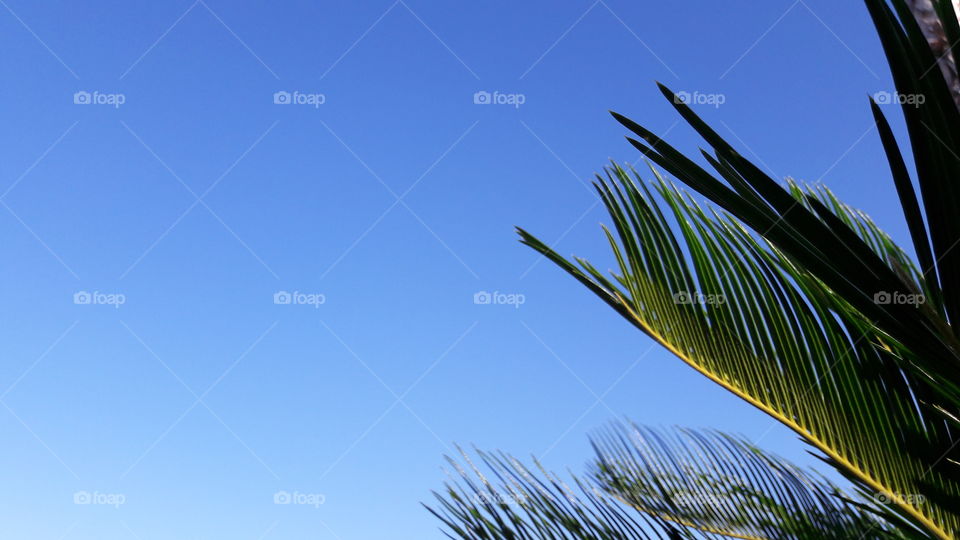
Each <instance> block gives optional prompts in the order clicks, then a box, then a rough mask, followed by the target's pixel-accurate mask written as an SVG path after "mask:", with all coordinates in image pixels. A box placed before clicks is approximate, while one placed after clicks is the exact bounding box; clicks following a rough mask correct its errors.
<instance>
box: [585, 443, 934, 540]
mask: <svg viewBox="0 0 960 540" xmlns="http://www.w3.org/2000/svg"><path fill="white" fill-rule="evenodd" d="M594 448H595V450H596V453H597V456H598V458H597V462H596V464H595V465H594V467H593V473H592V474H593V477H594V478H595V479H596V481H597V483H599V484H600V485H601V486H603V489H604V491H605V492H607V493H609V494H610V495H612V496H614V497H615V498H617V499H618V500H621V501H624V502H626V503H627V504H629V505H631V506H633V507H634V508H637V509H640V510H642V511H644V512H647V513H650V514H652V515H656V516H658V517H661V518H663V519H665V520H668V521H671V522H676V523H683V524H686V525H687V526H689V527H693V528H696V529H699V530H702V531H711V532H717V533H719V534H723V535H724V536H730V537H736V538H777V539H788V538H797V539H803V538H821V539H835V540H845V539H849V538H857V537H861V536H862V537H863V538H894V537H908V536H909V537H919V536H920V533H919V532H918V531H916V530H913V529H912V528H911V527H909V526H908V525H906V524H904V523H903V522H900V523H899V525H900V531H901V532H902V536H901V534H900V532H897V531H896V529H894V528H893V527H891V526H890V525H889V524H884V523H882V522H880V521H878V519H877V514H876V513H875V511H874V510H871V509H870V508H869V507H867V506H865V505H858V504H856V503H853V502H851V501H850V497H849V496H848V495H845V494H843V493H842V492H841V490H840V489H839V488H837V487H836V486H834V485H833V484H832V483H830V482H829V481H827V480H826V479H824V478H822V477H820V476H816V475H814V474H813V473H811V472H808V471H805V470H803V469H800V468H799V467H796V466H795V465H793V464H791V463H789V462H788V461H785V460H783V459H781V458H779V457H777V456H775V455H772V454H769V453H765V452H763V451H762V450H760V449H759V448H757V447H756V446H754V445H752V444H751V443H749V442H748V441H746V440H745V439H743V438H740V437H734V436H732V435H727V434H724V433H720V432H715V431H707V432H699V431H694V430H690V429H676V430H673V431H672V432H667V433H664V432H660V431H655V430H652V429H649V428H643V427H639V426H635V425H633V426H630V427H626V426H623V425H616V426H614V427H612V428H610V429H608V430H605V431H604V432H602V433H601V434H600V435H599V436H598V437H595V438H594Z"/></svg>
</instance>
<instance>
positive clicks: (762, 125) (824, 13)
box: [0, 0, 906, 540]
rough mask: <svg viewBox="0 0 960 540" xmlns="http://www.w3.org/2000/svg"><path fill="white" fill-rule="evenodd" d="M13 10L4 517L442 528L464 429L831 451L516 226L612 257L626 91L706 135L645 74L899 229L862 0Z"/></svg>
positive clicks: (575, 461)
mask: <svg viewBox="0 0 960 540" xmlns="http://www.w3.org/2000/svg"><path fill="white" fill-rule="evenodd" d="M0 5H2V7H0V46H2V49H3V51H4V54H3V55H0V74H2V79H3V81H4V84H3V85H2V86H0V103H2V105H0V107H2V111H3V122H2V124H0V149H2V156H3V159H2V160H0V244H2V246H3V249H2V256H0V302H2V304H3V306H4V307H3V309H2V310H0V318H2V324H0V358H2V361H0V405H2V407H0V429H2V433H3V441H4V444H3V445H0V483H2V484H3V485H4V486H5V487H4V488H3V489H0V538H11V539H13V538H16V539H19V538H33V539H51V540H53V539H64V540H74V539H99V540H107V539H143V540H150V539H171V538H177V539H214V538H216V539H219V538H223V539H251V540H256V539H280V538H290V539H293V538H319V539H332V540H336V539H342V540H352V539H379V538H390V539H418V540H419V539H428V538H440V537H441V535H440V533H439V531H438V528H437V522H435V520H434V519H433V518H432V517H431V516H429V515H428V514H427V513H426V512H425V511H424V510H423V509H422V508H421V507H420V502H421V501H426V500H428V499H429V497H430V495H429V492H430V490H431V489H438V488H440V486H441V483H442V481H443V480H444V474H443V471H442V464H443V461H442V455H443V454H444V453H450V452H451V447H452V445H453V444H454V443H459V444H463V445H467V446H469V445H471V444H473V445H477V446H478V447H480V448H485V449H503V450H507V451H510V452H513V453H515V454H517V455H520V456H528V455H530V454H536V455H538V456H541V457H543V460H544V462H545V463H546V464H547V465H549V466H550V467H552V468H555V469H558V470H564V469H565V468H566V467H570V468H572V469H573V470H574V471H579V470H581V469H582V466H583V465H584V463H585V462H586V460H587V459H588V457H589V455H590V450H589V446H588V444H587V439H586V437H587V434H588V433H589V432H590V431H591V430H593V429H596V428H598V427H601V426H603V425H604V423H605V422H608V421H609V420H611V419H614V418H617V417H620V416H628V417H630V418H632V419H634V420H636V421H638V422H642V423H647V424H651V425H655V426H669V425H674V424H679V425H685V426H691V427H706V426H709V427H714V428H719V429H723V430H727V431H731V432H738V433H742V434H745V435H747V436H748V437H750V438H752V439H754V440H758V441H759V443H760V444H761V445H762V446H764V447H766V448H768V449H771V450H773V451H776V452H779V453H781V454H783V455H785V456H787V457H790V458H793V459H795V460H797V461H799V462H800V463H804V464H813V463H814V460H813V459H812V458H810V457H809V456H807V455H806V448H805V447H804V445H803V444H802V443H800V442H798V441H797V440H796V439H795V438H794V437H793V436H792V435H791V434H789V433H787V432H786V431H785V430H783V429H781V428H779V427H777V426H774V425H773V421H772V420H771V419H769V418H767V417H765V416H763V415H761V414H760V413H758V412H756V411H754V410H752V409H750V408H749V407H748V406H746V405H745V404H742V403H740V402H738V401H737V400H736V399H735V398H734V397H733V396H731V395H728V394H726V393H724V392H723V391H721V390H720V389H718V388H716V387H714V386H713V385H712V384H710V383H709V382H708V381H706V380H705V379H703V378H702V377H700V376H699V375H697V374H695V373H694V372H692V371H691V370H689V369H688V368H686V367H684V366H683V365H682V364H681V363H680V362H679V361H678V360H676V359H675V358H673V357H671V356H670V355H669V354H667V353H666V352H665V351H663V350H661V349H659V348H657V347H655V346H654V345H653V342H652V341H651V340H650V339H647V338H646V337H644V336H643V335H642V334H640V333H639V332H638V331H636V330H635V329H633V328H632V327H631V326H630V325H629V324H627V323H626V322H625V321H623V320H621V319H620V318H619V317H618V316H617V315H616V314H615V313H614V312H613V311H612V310H610V309H609V308H607V307H606V306H605V305H603V304H602V302H600V301H599V300H597V299H596V298H595V297H593V296H592V295H591V294H590V293H589V292H588V291H587V290H585V289H584V288H583V287H582V286H580V285H579V284H577V283H576V282H575V281H574V280H573V279H571V278H569V277H567V276H566V275H564V274H562V273H561V272H560V271H559V270H558V269H556V268H554V267H553V266H551V265H550V264H548V263H546V262H538V257H537V256H536V255H535V254H534V253H533V252H532V251H531V250H530V249H528V248H526V247H524V246H522V245H520V244H519V243H517V241H516V237H515V235H514V233H513V230H512V228H513V226H515V225H521V226H523V227H525V228H527V229H528V230H530V231H532V232H534V233H536V234H538V235H540V236H541V237H542V238H543V239H544V240H546V241H548V242H550V243H552V244H554V245H556V246H558V250H559V251H560V252H561V253H565V254H573V253H576V254H578V255H585V256H588V257H590V258H591V259H592V260H593V261H594V262H595V263H596V264H597V266H599V267H609V266H611V263H612V261H611V257H610V256H609V254H608V250H607V248H606V245H605V240H604V239H603V236H602V234H601V231H600V229H599V226H598V223H600V222H603V221H605V220H606V216H605V214H604V213H603V211H602V209H601V208H600V207H599V206H598V205H597V203H596V198H595V197H594V195H593V193H592V191H590V190H588V189H586V188H585V183H586V182H588V181H589V180H590V178H591V177H592V174H593V172H594V171H597V170H599V169H600V168H601V167H603V166H604V165H605V164H606V163H607V161H608V160H609V159H611V158H612V159H615V160H617V161H621V162H626V163H630V162H634V161H636V160H637V158H638V154H637V153H636V152H635V151H634V150H633V149H632V148H631V147H630V146H629V145H628V144H627V143H626V142H625V141H624V139H623V138H622V135H623V134H624V131H625V130H624V129H622V128H621V127H620V126H619V125H618V124H617V123H616V122H615V121H614V120H613V119H612V118H610V116H609V115H608V114H607V112H606V111H607V110H608V109H614V110H617V111H619V112H622V113H624V114H627V115H628V116H631V117H632V118H634V119H636V120H638V121H641V122H642V123H644V124H645V125H647V126H649V127H651V128H652V129H654V130H655V131H658V132H660V133H666V132H669V135H668V138H669V139H670V140H671V141H673V142H674V143H675V144H676V146H678V147H679V148H682V149H684V150H687V151H689V152H691V153H695V152H696V150H697V148H698V146H699V145H700V144H702V143H701V142H700V141H698V140H697V139H696V138H695V136H694V135H693V134H692V132H691V130H689V129H688V128H687V127H686V126H685V125H681V124H680V123H678V117H677V115H676V114H675V113H674V111H673V110H672V108H671V107H670V106H669V105H668V104H667V103H666V102H665V101H664V100H663V98H662V97H661V96H660V95H659V93H658V92H657V90H656V87H655V85H654V81H655V80H660V81H663V82H664V83H666V84H668V85H669V86H671V87H672V88H674V89H675V90H678V91H686V92H689V93H690V94H691V95H701V96H707V98H710V97H711V96H712V98H713V99H712V100H711V99H706V98H705V99H704V101H705V102H704V103H702V104H700V105H697V110H698V111H700V112H701V113H702V114H703V115H704V116H705V117H706V118H707V119H708V120H709V121H711V122H713V123H714V125H715V126H716V127H717V129H718V131H720V132H721V133H723V134H726V135H727V136H729V137H730V140H731V142H733V143H735V144H736V145H737V146H738V147H739V148H740V149H741V150H742V151H743V152H744V153H745V154H747V155H751V156H755V157H756V158H757V159H758V162H759V163H761V164H762V165H763V166H764V167H766V168H767V169H768V170H770V171H772V174H775V175H776V176H777V177H781V178H782V177H785V176H787V175H790V176H793V177H796V178H798V179H804V180H809V181H816V180H822V181H824V182H825V183H827V184H828V185H829V186H831V187H832V188H833V189H835V190H836V191H837V192H838V193H839V194H840V195H841V196H842V197H843V198H844V199H845V200H847V201H848V202H850V203H851V204H854V205H856V206H858V207H860V208H863V209H864V210H866V211H867V212H868V213H870V214H871V215H872V216H873V217H874V218H875V219H876V220H877V221H878V222H879V223H881V224H882V226H884V227H886V228H887V229H888V230H889V231H890V232H891V233H892V234H893V235H894V237H895V238H896V239H897V240H900V241H903V242H905V241H906V234H905V230H904V227H903V225H902V222H901V216H900V215H899V213H898V210H896V208H897V207H896V201H895V193H894V190H893V186H892V183H891V180H890V178H889V173H888V171H887V168H886V164H885V161H884V159H883V154H882V149H881V146H880V143H879V140H878V138H877V134H876V131H875V130H873V128H872V121H871V118H870V113H869V109H868V106H867V98H866V96H867V95H868V94H873V93H875V92H881V91H890V90H891V89H892V88H891V83H890V77H889V74H888V71H887V68H886V65H885V61H884V59H883V56H882V52H881V49H880V45H879V42H878V40H877V39H876V37H875V35H874V33H873V30H872V27H871V25H870V22H869V20H868V17H867V13H866V10H865V8H864V7H863V6H862V5H861V3H860V2H836V1H833V0H797V1H791V0H771V1H768V2H756V1H746V0H733V1H728V2H715V1H693V2H652V1H646V0H645V1H639V2H637V1H634V2H630V1H623V0H598V1H595V2H592V1H591V0H585V1H567V2H548V1H531V2H509V1H489V2H462V1H454V2H427V1H423V0H401V1H397V2H394V1H393V0H385V1H370V2H347V1H343V2H317V1H291V2H227V1H224V0H199V1H196V2H193V1H192V0H171V1H165V2H145V1H140V2H78V1H75V0H71V1H67V0H62V1H49V2H30V1H26V0H3V1H2V2H0ZM78 92H80V93H79V94H78ZM84 92H86V93H84ZM277 92H288V94H283V93H281V94H275V93H277ZM477 92H488V93H489V94H483V93H481V94H477ZM495 92H496V93H495ZM695 92H697V93H699V94H694V93H695ZM275 100H277V101H280V103H275ZM487 100H489V101H490V102H489V103H485V101H487ZM475 101H480V102H481V103H475ZM707 101H712V103H707ZM717 101H722V102H723V103H721V104H718V103H716V102H717ZM890 112H891V113H892V114H894V115H895V116H896V115H897V111H896V110H895V109H894V108H892V107H891V108H890ZM897 126H899V120H898V121H897ZM898 132H899V133H902V131H898ZM641 165H642V163H641ZM283 291H286V292H287V293H291V294H290V296H284V295H283V294H282V292H283ZM482 291H487V292H489V293H493V292H495V291H496V292H497V293H498V294H499V295H498V296H495V297H494V301H493V302H491V303H489V304H483V303H480V304H477V303H475V302H474V297H475V295H476V294H477V293H480V292H482ZM295 292H296V293H297V294H296V295H294V294H292V293H295ZM84 293H86V294H84ZM277 293H281V296H280V297H278V298H277V300H278V301H279V302H280V303H275V301H274V295H275V294H277ZM510 295H514V296H510ZM286 300H290V303H283V302H284V301H286ZM480 300H482V298H480ZM511 300H512V301H513V302H512V303H510V302H511ZM521 301H522V303H521ZM498 302H499V303H498ZM275 498H279V502H289V504H275ZM78 503H88V504H78ZM321 503H322V504H321Z"/></svg>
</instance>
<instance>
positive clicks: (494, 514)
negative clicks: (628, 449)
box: [427, 450, 697, 540]
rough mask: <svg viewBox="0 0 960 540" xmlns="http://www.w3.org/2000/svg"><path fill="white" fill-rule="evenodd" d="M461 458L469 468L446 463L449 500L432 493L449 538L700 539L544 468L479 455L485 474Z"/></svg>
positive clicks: (508, 458) (436, 512)
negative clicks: (490, 476)
mask: <svg viewBox="0 0 960 540" xmlns="http://www.w3.org/2000/svg"><path fill="white" fill-rule="evenodd" d="M461 454H462V459H463V460H464V462H465V464H466V466H465V467H464V466H461V464H460V463H458V462H457V461H455V460H454V459H452V458H450V457H447V461H448V462H449V463H450V465H451V466H452V467H453V468H454V469H455V470H456V473H455V474H453V475H451V479H450V481H448V482H447V484H446V486H445V487H446V490H445V493H444V494H439V493H436V492H435V493H434V496H435V497H436V499H437V506H436V507H431V506H427V509H428V510H429V511H430V512H431V513H432V514H434V515H435V516H437V517H438V518H439V519H440V520H441V521H442V522H443V524H444V525H445V526H446V530H445V531H444V532H445V533H446V534H447V536H449V537H451V538H462V539H465V540H477V539H485V540H519V539H564V540H566V539H570V540H621V539H637V540H641V539H642V540H646V539H654V538H670V539H675V540H681V539H693V538H697V537H696V536H694V535H692V534H691V533H690V532H689V531H685V530H684V529H683V527H679V526H675V525H672V524H670V523H668V522H666V521H664V520H662V519H659V518H657V517H656V516H650V515H646V514H641V513H637V512H635V511H633V510H631V509H630V508H629V507H627V506H625V505H623V504H620V503H618V502H617V501H615V500H613V499H612V498H610V497H608V496H605V495H604V494H603V493H601V492H600V491H599V490H598V489H596V488H595V487H593V486H589V485H588V484H587V483H585V482H583V481H581V480H579V479H576V478H574V487H571V486H570V485H568V484H567V483H565V482H563V481H562V480H561V479H560V478H559V477H557V476H556V475H554V474H552V473H549V472H547V471H546V470H545V469H544V468H543V467H542V466H541V465H540V464H539V463H535V470H531V469H529V468H527V467H526V466H525V465H524V464H523V463H521V462H520V461H518V460H517V459H515V458H513V457H511V456H509V455H506V454H503V453H499V454H488V453H485V452H480V451H477V454H478V455H479V457H480V460H481V462H482V464H483V465H485V466H486V469H487V471H488V472H487V473H486V474H485V473H484V471H483V469H481V468H480V467H479V466H477V465H475V464H474V463H473V462H472V460H471V459H470V456H469V455H468V454H467V453H465V452H463V451H462V450H461ZM488 474H489V475H492V478H493V480H492V481H491V480H490V479H488V478H487V475H488Z"/></svg>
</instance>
